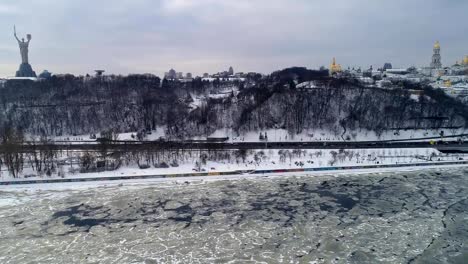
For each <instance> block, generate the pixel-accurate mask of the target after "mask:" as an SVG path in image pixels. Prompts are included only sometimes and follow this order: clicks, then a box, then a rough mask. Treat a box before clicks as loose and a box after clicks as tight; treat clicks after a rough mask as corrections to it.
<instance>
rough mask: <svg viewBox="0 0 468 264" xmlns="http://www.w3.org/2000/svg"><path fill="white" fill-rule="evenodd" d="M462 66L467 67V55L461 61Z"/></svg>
mask: <svg viewBox="0 0 468 264" xmlns="http://www.w3.org/2000/svg"><path fill="white" fill-rule="evenodd" d="M462 64H463V65H467V66H468V55H466V56H465V58H464V59H463V63H462Z"/></svg>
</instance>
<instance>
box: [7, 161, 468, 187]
mask: <svg viewBox="0 0 468 264" xmlns="http://www.w3.org/2000/svg"><path fill="white" fill-rule="evenodd" d="M451 165H452V166H453V165H468V161H446V162H425V163H405V164H386V165H366V166H336V167H319V168H297V169H279V170H235V171H226V172H204V173H180V174H161V175H140V176H111V177H109V176H107V177H90V178H61V179H40V180H16V181H1V182H0V185H3V186H5V185H26V184H45V183H48V184H50V183H70V182H99V181H122V180H146V179H164V178H168V179H169V178H187V177H204V176H207V177H208V176H239V175H243V174H249V175H264V174H279V173H292V172H298V173H300V172H333V171H354V170H371V169H388V168H405V167H421V168H424V167H433V166H451Z"/></svg>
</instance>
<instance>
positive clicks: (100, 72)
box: [95, 70, 105, 77]
mask: <svg viewBox="0 0 468 264" xmlns="http://www.w3.org/2000/svg"><path fill="white" fill-rule="evenodd" d="M95 72H96V76H97V77H99V76H102V74H103V73H104V72H105V70H95Z"/></svg>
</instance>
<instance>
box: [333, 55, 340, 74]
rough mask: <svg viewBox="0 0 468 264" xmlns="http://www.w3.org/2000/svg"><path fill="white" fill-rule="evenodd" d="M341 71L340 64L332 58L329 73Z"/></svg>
mask: <svg viewBox="0 0 468 264" xmlns="http://www.w3.org/2000/svg"><path fill="white" fill-rule="evenodd" d="M338 72H341V65H340V64H337V63H336V59H335V58H333V62H332V64H331V65H330V74H333V73H338Z"/></svg>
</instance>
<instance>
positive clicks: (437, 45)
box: [434, 41, 440, 49]
mask: <svg viewBox="0 0 468 264" xmlns="http://www.w3.org/2000/svg"><path fill="white" fill-rule="evenodd" d="M434 49H440V43H439V41H436V43H435V44H434Z"/></svg>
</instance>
